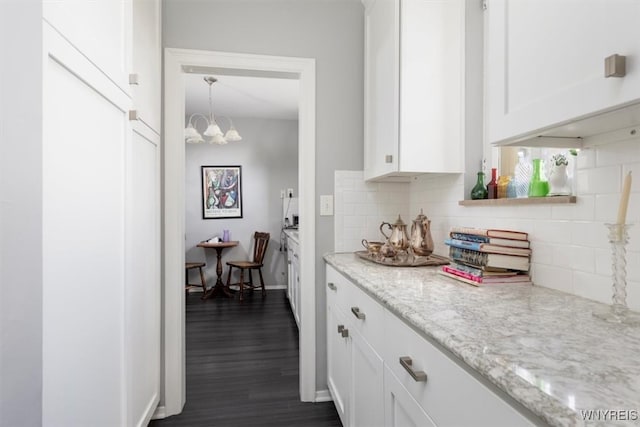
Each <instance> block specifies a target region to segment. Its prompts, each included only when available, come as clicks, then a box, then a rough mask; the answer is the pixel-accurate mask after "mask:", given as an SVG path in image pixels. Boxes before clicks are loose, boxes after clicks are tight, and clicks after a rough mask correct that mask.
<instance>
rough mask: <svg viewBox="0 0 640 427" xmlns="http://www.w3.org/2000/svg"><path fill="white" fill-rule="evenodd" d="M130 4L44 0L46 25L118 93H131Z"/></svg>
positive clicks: (128, 2)
mask: <svg viewBox="0 0 640 427" xmlns="http://www.w3.org/2000/svg"><path fill="white" fill-rule="evenodd" d="M131 9H132V7H131V1H130V0H127V1H113V0H93V1H77V0H44V1H43V2H42V13H43V17H44V20H45V21H46V22H48V23H49V24H50V25H51V26H52V27H53V28H55V29H56V31H58V32H59V33H60V34H63V35H64V37H65V39H66V40H67V41H68V42H69V43H70V44H71V45H73V46H74V47H75V48H76V49H77V50H78V51H80V52H82V54H83V55H85V56H86V57H87V58H88V59H89V60H90V61H91V62H92V63H93V64H95V66H96V67H98V68H99V69H100V70H101V71H102V72H104V73H105V74H106V75H107V76H108V77H109V78H110V79H111V80H112V81H114V82H115V83H116V84H117V85H118V86H119V87H120V89H122V90H123V91H124V92H125V93H127V94H129V93H130V87H129V72H130V69H131V16H132V11H131Z"/></svg>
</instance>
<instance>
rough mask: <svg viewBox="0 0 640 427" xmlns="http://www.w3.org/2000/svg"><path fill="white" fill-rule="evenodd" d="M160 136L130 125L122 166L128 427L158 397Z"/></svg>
mask: <svg viewBox="0 0 640 427" xmlns="http://www.w3.org/2000/svg"><path fill="white" fill-rule="evenodd" d="M159 143H160V137H159V136H158V135H156V134H155V133H154V132H152V131H151V130H149V129H148V128H146V127H145V126H142V125H141V124H139V123H134V128H133V138H132V140H131V146H130V148H129V150H128V151H129V155H128V156H127V159H128V162H127V163H128V166H127V188H128V197H127V204H126V205H127V211H128V212H127V218H128V223H127V227H126V236H127V245H126V247H127V248H128V250H127V256H126V264H127V267H126V271H127V274H126V276H125V289H126V293H125V310H124V312H125V329H124V330H125V342H126V346H127V354H128V360H127V368H126V369H127V372H126V378H127V382H128V396H129V408H128V412H129V424H128V425H131V426H144V425H147V424H148V423H149V420H150V418H151V415H152V414H153V411H154V409H155V407H156V405H157V404H158V401H159V399H160V250H159V248H160V235H159V234H160V233H159V230H160V219H159V212H160V185H159V183H160V168H159V162H160V147H159Z"/></svg>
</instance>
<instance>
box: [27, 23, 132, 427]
mask: <svg viewBox="0 0 640 427" xmlns="http://www.w3.org/2000/svg"><path fill="white" fill-rule="evenodd" d="M43 31H44V37H43V39H44V57H43V112H42V113H43V157H42V170H43V197H42V203H43V206H42V210H43V254H42V256H43V384H42V389H43V396H42V399H43V408H42V421H43V422H42V424H43V425H44V426H69V427H71V426H88V425H91V426H94V427H95V426H115V425H125V424H126V420H125V416H124V414H125V411H124V408H125V405H126V403H125V401H126V384H125V381H124V352H125V347H124V340H123V337H124V333H123V330H124V318H125V317H124V312H123V311H124V294H125V289H124V275H125V270H124V259H125V258H124V255H125V241H124V236H125V234H124V228H125V205H124V204H125V180H124V177H125V173H124V172H125V147H126V145H127V143H128V139H129V138H130V134H131V130H130V126H129V121H128V115H127V111H128V109H129V105H130V99H129V98H128V97H127V96H126V95H125V94H124V93H123V92H122V91H121V90H119V88H118V87H117V86H116V85H114V84H113V82H112V81H111V80H110V79H108V78H106V77H105V75H104V73H102V72H101V71H100V70H99V69H98V68H96V67H95V66H94V64H92V63H91V62H89V61H88V60H87V58H86V57H85V56H83V55H81V54H80V53H79V52H78V51H77V50H76V49H75V48H74V47H73V46H72V45H71V44H70V43H68V42H67V41H66V40H65V39H64V38H62V37H61V36H60V35H59V34H58V33H57V32H56V31H54V30H53V29H52V28H51V27H49V26H48V25H47V24H45V25H44V28H43ZM36 167H39V165H34V168H36ZM33 203H34V204H37V203H40V200H38V199H34V200H33Z"/></svg>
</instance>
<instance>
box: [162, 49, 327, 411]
mask: <svg viewBox="0 0 640 427" xmlns="http://www.w3.org/2000/svg"><path fill="white" fill-rule="evenodd" d="M208 68H215V69H231V70H240V71H242V70H250V71H254V72H264V73H287V74H293V75H295V76H297V78H298V80H299V82H300V96H299V101H298V188H299V189H300V190H299V194H300V195H299V211H300V217H301V218H303V220H302V221H301V223H300V225H299V234H300V252H301V261H300V270H301V271H300V278H301V289H300V296H301V310H302V311H301V319H300V334H299V349H300V350H299V351H300V398H301V400H302V401H305V402H313V401H315V400H316V295H315V281H316V279H315V277H316V275H315V267H316V265H315V264H316V254H315V245H314V241H315V218H316V216H315V169H316V167H315V146H316V130H315V126H316V124H315V120H316V69H315V59H313V58H295V57H282V56H269V55H253V54H240V53H229V52H215V51H202V50H191V49H175V48H165V50H164V101H163V112H164V132H163V137H164V144H163V147H164V150H163V160H162V161H163V168H164V169H163V182H162V189H163V190H162V195H163V226H162V231H163V234H162V260H163V264H162V294H163V305H162V327H163V329H162V330H163V344H162V368H161V370H162V384H161V406H160V407H158V410H157V411H156V414H155V416H156V417H168V416H170V415H175V414H179V413H180V412H182V408H183V406H184V404H185V401H186V375H185V374H186V365H185V293H184V274H185V272H184V262H185V243H184V241H185V237H184V236H185V188H184V182H185V143H184V117H185V78H184V75H185V74H187V73H189V72H192V71H194V70H197V72H198V73H200V72H203V73H206V72H207V71H206V69H208ZM203 70H204V71H203Z"/></svg>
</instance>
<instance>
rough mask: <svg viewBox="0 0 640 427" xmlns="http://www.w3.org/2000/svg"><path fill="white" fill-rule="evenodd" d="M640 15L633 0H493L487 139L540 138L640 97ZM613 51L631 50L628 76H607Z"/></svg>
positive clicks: (488, 24) (488, 21)
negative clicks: (636, 63)
mask: <svg viewBox="0 0 640 427" xmlns="http://www.w3.org/2000/svg"><path fill="white" fill-rule="evenodd" d="M639 20H640V2H637V1H635V0H616V1H610V0H563V1H556V0H488V8H487V11H486V13H485V49H486V50H485V62H484V63H485V76H486V83H485V85H486V91H485V96H486V100H485V107H486V109H485V110H486V118H485V121H486V135H485V136H486V138H487V139H488V140H489V142H500V141H505V140H509V139H514V138H517V137H519V136H524V135H529V134H534V135H533V136H535V133H536V132H539V131H544V130H545V129H547V128H550V127H553V126H554V125H560V124H563V123H566V122H568V121H571V120H573V119H576V118H582V117H585V116H588V115H591V114H593V113H596V112H602V111H606V110H609V109H612V108H615V107H616V106H621V105H624V104H628V103H631V102H635V101H637V100H638V99H639V98H640V69H638V67H635V66H634V65H633V64H634V58H638V57H640V43H638V40H640V26H638V24H637V23H638V21H639ZM613 54H620V55H625V56H627V75H626V76H625V77H622V78H615V77H610V78H605V77H604V59H605V58H606V57H608V56H610V55H613ZM632 124H633V123H630V124H628V125H627V126H630V125H632ZM576 136H584V135H576Z"/></svg>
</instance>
